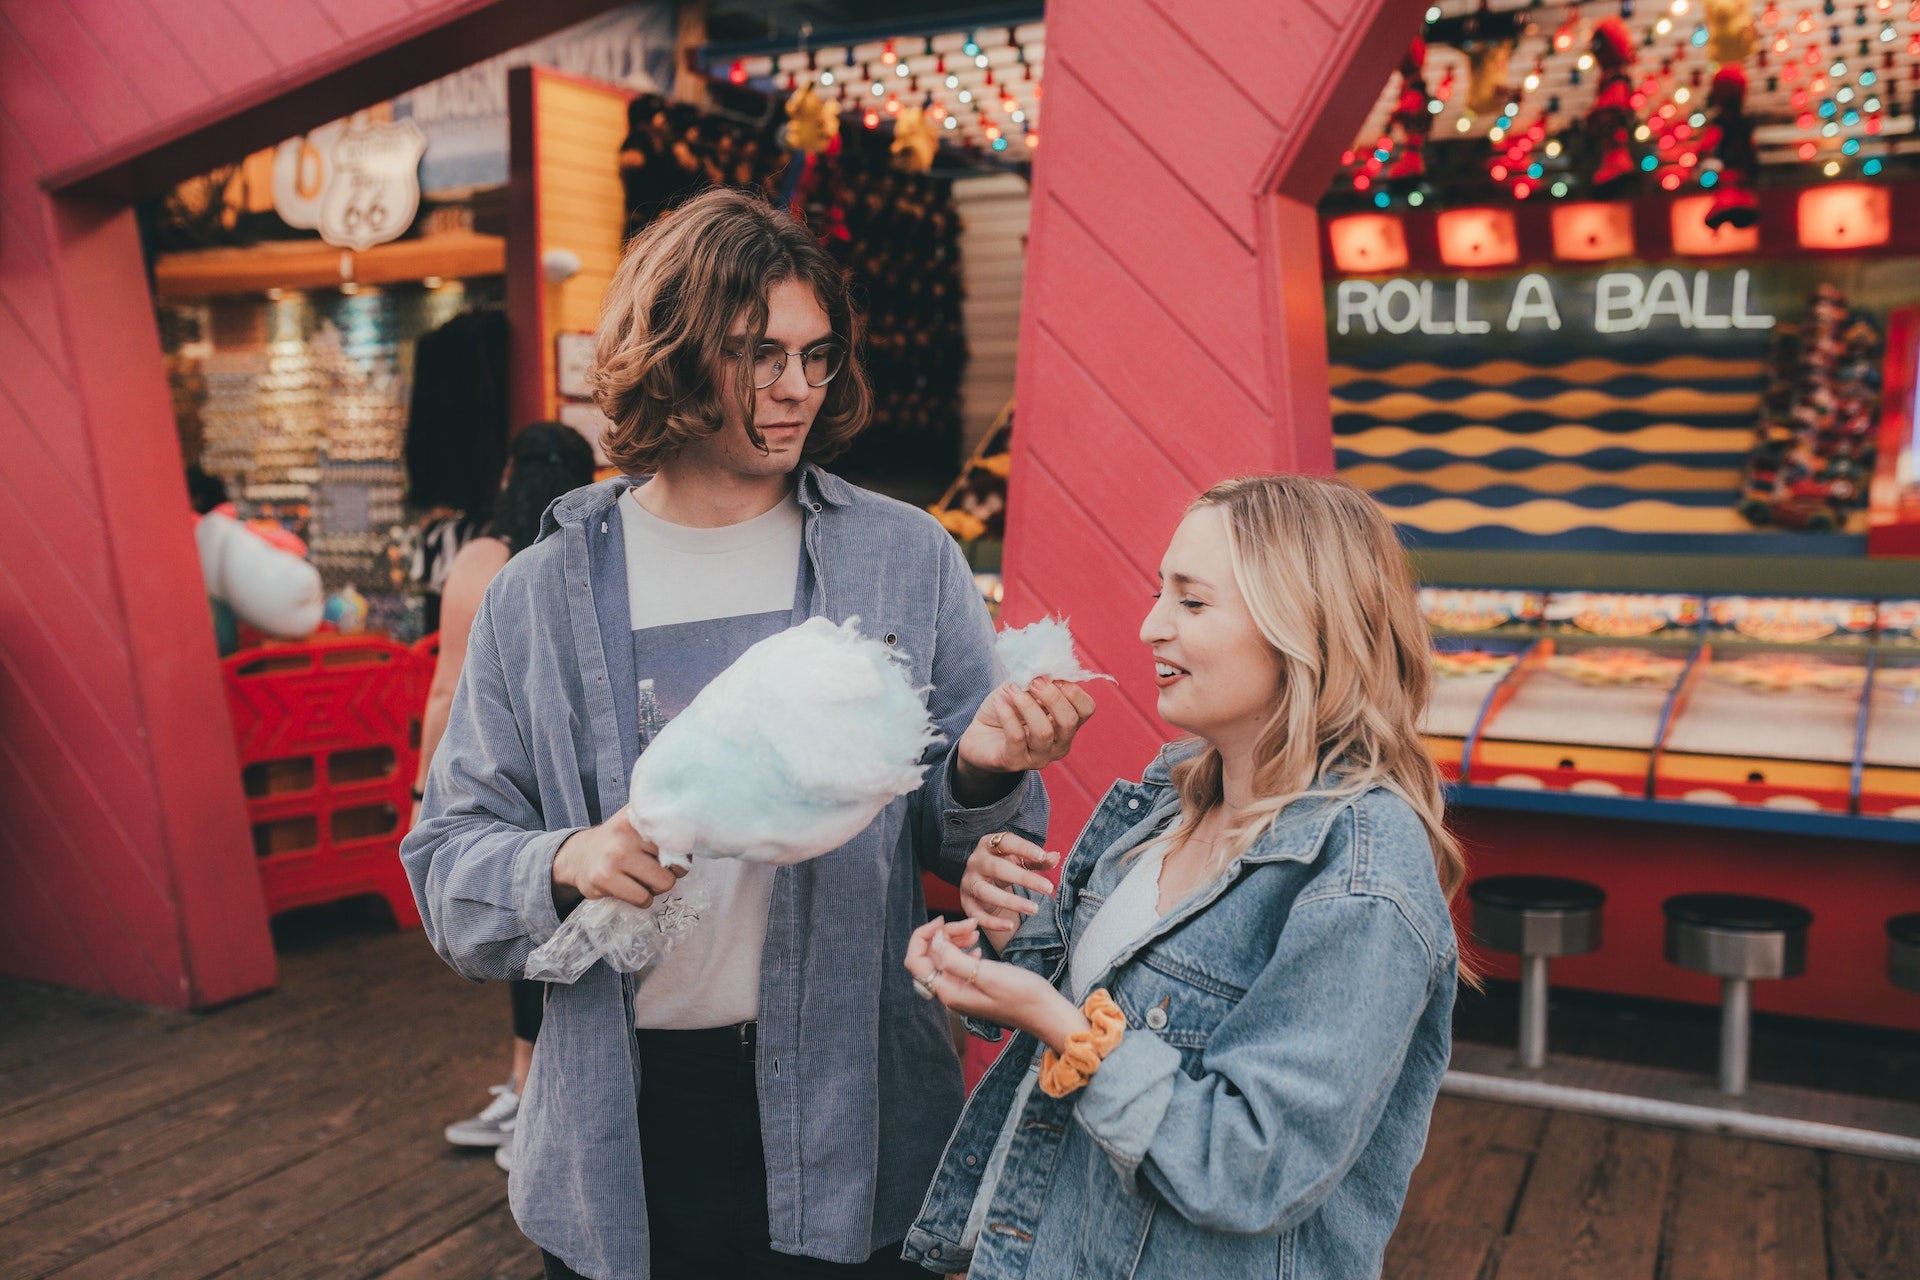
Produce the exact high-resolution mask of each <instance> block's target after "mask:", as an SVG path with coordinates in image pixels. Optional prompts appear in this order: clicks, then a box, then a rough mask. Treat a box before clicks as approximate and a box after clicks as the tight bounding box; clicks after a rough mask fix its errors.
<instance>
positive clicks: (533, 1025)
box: [507, 978, 547, 1083]
mask: <svg viewBox="0 0 1920 1280" xmlns="http://www.w3.org/2000/svg"><path fill="white" fill-rule="evenodd" d="M507 999H508V1001H509V1002H510V1003H511V1004H512V1005H513V1036H514V1039H516V1040H525V1041H526V1042H527V1043H529V1044H531V1043H533V1042H534V1041H535V1040H538V1039H539V1038H540V1019H541V1018H542V1017H543V1016H544V1015H545V1014H546V1011H547V984H546V983H544V982H527V981H525V980H524V979H521V978H510V979H508V980H507ZM523 1083H524V1082H523Z"/></svg>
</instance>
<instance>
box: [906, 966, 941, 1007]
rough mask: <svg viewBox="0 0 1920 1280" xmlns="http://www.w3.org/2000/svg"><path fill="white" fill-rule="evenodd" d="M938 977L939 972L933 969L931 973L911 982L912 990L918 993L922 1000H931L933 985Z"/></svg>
mask: <svg viewBox="0 0 1920 1280" xmlns="http://www.w3.org/2000/svg"><path fill="white" fill-rule="evenodd" d="M939 976H940V971H939V970H938V969H935V970H934V971H933V972H931V973H923V974H921V975H920V976H919V977H917V978H915V979H914V980H913V989H914V990H915V991H917V992H919V993H920V998H921V999H922V1000H931V999H933V983H934V980H935V979H936V978H938V977H939Z"/></svg>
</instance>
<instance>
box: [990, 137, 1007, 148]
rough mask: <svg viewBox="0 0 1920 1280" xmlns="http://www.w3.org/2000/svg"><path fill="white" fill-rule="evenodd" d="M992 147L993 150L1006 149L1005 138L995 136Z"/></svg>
mask: <svg viewBox="0 0 1920 1280" xmlns="http://www.w3.org/2000/svg"><path fill="white" fill-rule="evenodd" d="M993 149H994V150H995V151H1005V150H1006V149H1007V140H1006V139H1005V138H995V139H994V140H993Z"/></svg>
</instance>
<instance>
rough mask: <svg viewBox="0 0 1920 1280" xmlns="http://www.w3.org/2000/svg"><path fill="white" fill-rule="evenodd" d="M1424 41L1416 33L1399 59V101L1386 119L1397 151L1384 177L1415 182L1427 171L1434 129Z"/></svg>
mask: <svg viewBox="0 0 1920 1280" xmlns="http://www.w3.org/2000/svg"><path fill="white" fill-rule="evenodd" d="M1426 61H1427V42H1426V41H1424V40H1422V39H1420V37H1418V36H1415V37H1414V38H1413V43H1412V44H1410V45H1408V46H1407V53H1406V56H1405V57H1403V58H1402V59H1400V102H1399V105H1398V106H1397V107H1395V108H1394V112H1393V115H1392V117H1391V118H1390V119H1389V121H1388V128H1389V129H1391V130H1392V133H1393V137H1394V139H1395V140H1396V141H1397V142H1398V143H1399V150H1400V154H1399V155H1398V156H1397V157H1396V158H1395V159H1394V162H1393V166H1392V167H1391V168H1389V169H1388V170H1387V177H1388V178H1389V179H1391V180H1393V181H1395V182H1409V183H1411V182H1418V181H1419V180H1420V179H1421V178H1423V177H1425V176H1426V173H1427V158H1426V146H1427V135H1428V134H1430V133H1432V132H1433V113H1432V112H1430V111H1428V110H1427V80H1426V74H1425V71H1424V68H1425V66H1426Z"/></svg>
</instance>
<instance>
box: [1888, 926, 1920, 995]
mask: <svg viewBox="0 0 1920 1280" xmlns="http://www.w3.org/2000/svg"><path fill="white" fill-rule="evenodd" d="M1887 977H1888V978H1890V979H1891V980H1892V981H1893V985H1894V986H1896V987H1901V988H1904V989H1905V990H1908V991H1912V992H1914V993H1916V994H1920V912H1915V913H1914V914H1913V915H1910V916H1895V917H1894V918H1893V919H1891V920H1889V921H1887Z"/></svg>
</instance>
